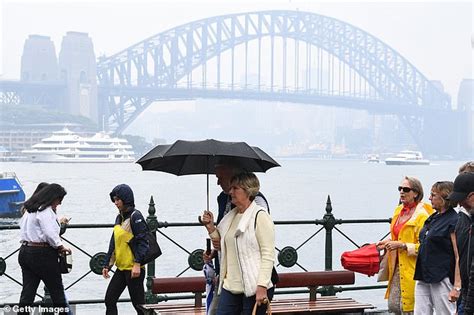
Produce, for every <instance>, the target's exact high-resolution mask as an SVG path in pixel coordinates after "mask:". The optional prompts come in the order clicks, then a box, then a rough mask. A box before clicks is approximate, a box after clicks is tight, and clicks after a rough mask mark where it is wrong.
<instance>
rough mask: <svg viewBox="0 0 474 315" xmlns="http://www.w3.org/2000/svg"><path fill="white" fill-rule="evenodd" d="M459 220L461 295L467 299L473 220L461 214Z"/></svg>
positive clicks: (457, 229)
mask: <svg viewBox="0 0 474 315" xmlns="http://www.w3.org/2000/svg"><path fill="white" fill-rule="evenodd" d="M458 215H459V219H458V222H457V224H456V229H455V233H456V242H457V246H458V253H459V271H460V273H461V295H462V296H463V297H464V298H465V297H466V295H467V288H468V287H469V270H470V269H471V268H470V267H471V260H472V253H473V252H474V240H472V241H469V238H470V233H469V231H470V229H471V218H470V217H469V216H468V215H467V214H465V213H463V212H459V214H458Z"/></svg>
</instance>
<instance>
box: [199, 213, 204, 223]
mask: <svg viewBox="0 0 474 315" xmlns="http://www.w3.org/2000/svg"><path fill="white" fill-rule="evenodd" d="M198 221H199V223H201V224H202V225H204V223H202V218H201V216H200V215H198Z"/></svg>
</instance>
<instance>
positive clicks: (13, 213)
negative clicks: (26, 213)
mask: <svg viewBox="0 0 474 315" xmlns="http://www.w3.org/2000/svg"><path fill="white" fill-rule="evenodd" d="M23 202H25V192H24V191H23V187H22V186H21V183H20V181H19V180H18V178H17V177H16V174H15V173H13V172H3V173H0V217H2V218H16V217H20V216H21V214H20V207H21V205H22V204H23Z"/></svg>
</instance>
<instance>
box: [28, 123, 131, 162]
mask: <svg viewBox="0 0 474 315" xmlns="http://www.w3.org/2000/svg"><path fill="white" fill-rule="evenodd" d="M23 153H24V154H26V155H28V156H29V157H30V159H31V161H32V162H42V163H47V162H49V163H58V162H67V163H111V162H112V163H117V162H134V161H135V157H134V152H133V149H132V146H131V145H130V144H128V142H127V140H125V139H120V138H112V137H110V136H109V135H107V134H106V133H104V132H99V133H97V134H95V135H94V136H92V137H83V136H79V135H78V134H75V133H74V132H72V131H70V130H69V129H67V128H64V129H63V130H61V131H56V132H53V135H52V136H51V137H48V138H45V139H42V140H41V142H40V143H37V144H35V145H33V146H32V147H31V149H29V150H24V151H23Z"/></svg>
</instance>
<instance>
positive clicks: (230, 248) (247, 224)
mask: <svg viewBox="0 0 474 315" xmlns="http://www.w3.org/2000/svg"><path fill="white" fill-rule="evenodd" d="M259 189H260V183H259V181H258V179H257V177H256V176H255V174H253V173H240V174H237V175H235V176H234V177H233V178H232V179H231V188H230V191H229V194H230V196H231V198H232V204H234V205H235V208H233V209H232V210H231V211H230V212H229V213H228V214H226V215H225V216H224V218H223V219H222V221H221V222H220V223H219V225H218V226H217V227H216V226H215V225H214V216H213V214H212V212H210V211H204V214H203V216H202V222H203V224H204V225H205V226H206V229H207V231H208V233H209V235H210V237H211V238H212V239H213V243H214V244H215V243H216V241H217V242H218V243H219V244H220V255H219V257H220V262H221V277H220V281H219V294H220V299H219V305H218V307H217V315H231V314H236V315H240V314H251V313H252V309H253V306H254V304H255V303H257V305H259V307H258V308H257V314H265V312H266V304H267V303H268V302H269V300H271V298H272V297H273V291H274V288H273V284H272V282H271V274H272V269H273V263H274V261H275V250H274V248H275V229H274V225H273V221H272V219H271V218H270V215H269V214H268V212H267V211H266V210H265V209H263V208H262V207H260V206H258V205H257V204H256V203H255V202H254V199H255V196H256V195H257V193H258V191H259Z"/></svg>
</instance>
